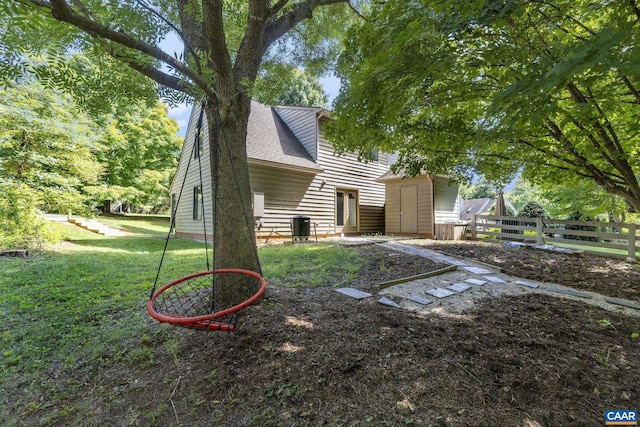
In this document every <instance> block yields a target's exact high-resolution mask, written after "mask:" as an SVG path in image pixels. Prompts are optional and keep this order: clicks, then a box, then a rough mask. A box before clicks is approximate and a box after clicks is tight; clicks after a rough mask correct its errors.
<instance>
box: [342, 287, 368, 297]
mask: <svg viewBox="0 0 640 427" xmlns="http://www.w3.org/2000/svg"><path fill="white" fill-rule="evenodd" d="M336 292H340V293H341V294H344V295H346V296H348V297H351V298H355V299H363V298H367V297H370V296H371V294H368V293H366V292H362V291H359V290H357V289H353V288H337V289H336Z"/></svg>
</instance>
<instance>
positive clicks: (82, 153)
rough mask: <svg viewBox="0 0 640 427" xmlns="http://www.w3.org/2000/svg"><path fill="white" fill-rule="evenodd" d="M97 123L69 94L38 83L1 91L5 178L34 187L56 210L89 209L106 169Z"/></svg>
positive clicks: (0, 154)
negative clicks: (87, 189)
mask: <svg viewBox="0 0 640 427" xmlns="http://www.w3.org/2000/svg"><path fill="white" fill-rule="evenodd" d="M99 134H100V131H99V129H97V127H96V126H95V123H94V122H93V121H92V120H91V119H90V118H89V117H88V116H87V115H86V114H84V113H83V112H82V111H80V109H79V108H77V107H76V105H75V104H74V102H73V100H71V99H70V97H69V96H65V95H63V94H61V93H59V92H54V91H52V90H50V89H46V88H43V87H42V86H40V85H39V84H37V83H35V82H26V83H25V84H22V85H19V86H16V87H13V88H6V89H0V177H1V178H4V179H5V180H10V181H14V182H16V183H20V184H24V185H26V186H28V187H29V188H30V189H31V190H32V191H33V192H35V193H36V194H37V195H38V197H37V200H38V201H39V202H40V203H41V204H42V206H43V207H44V208H45V209H46V210H48V211H53V212H63V213H66V212H67V211H69V210H72V211H75V212H78V211H85V210H86V206H87V201H88V197H89V196H88V195H87V194H86V192H85V191H84V187H85V186H87V185H89V186H90V185H97V184H98V183H99V179H100V175H101V173H102V171H103V168H102V165H101V164H100V162H99V161H98V160H97V158H96V153H97V152H99V151H100V149H101V146H100V144H99V142H98V137H99Z"/></svg>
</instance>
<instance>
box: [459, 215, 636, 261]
mask: <svg viewBox="0 0 640 427" xmlns="http://www.w3.org/2000/svg"><path fill="white" fill-rule="evenodd" d="M638 233H640V225H638V224H634V223H618V222H595V221H593V222H592V221H568V220H560V219H551V218H525V217H508V216H493V215H473V216H472V218H471V221H470V222H469V225H468V228H467V234H468V235H470V236H471V238H472V239H474V240H475V239H477V238H478V237H490V238H499V239H502V240H509V241H516V242H523V243H534V244H538V245H543V244H546V243H559V244H561V245H579V246H583V247H588V248H599V249H615V250H618V251H621V252H620V253H618V254H616V253H611V252H608V253H607V254H606V255H608V256H613V257H622V258H627V257H629V258H634V259H635V258H640V255H639V253H640V235H638ZM586 251H587V252H591V253H599V254H602V252H601V251H600V252H598V251H594V250H588V249H586ZM625 252H626V254H625Z"/></svg>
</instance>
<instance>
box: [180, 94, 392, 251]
mask: <svg viewBox="0 0 640 427" xmlns="http://www.w3.org/2000/svg"><path fill="white" fill-rule="evenodd" d="M296 110H299V111H296ZM282 111H286V112H287V113H290V114H284V113H283V114H280V113H282ZM317 111H319V109H313V108H306V107H305V108H294V107H278V113H279V115H281V117H282V119H283V120H284V121H285V122H286V123H287V126H289V128H290V129H291V130H292V131H293V132H294V134H295V135H296V136H297V137H298V139H302V138H306V141H307V146H309V147H311V146H316V147H317V148H318V149H317V152H316V157H315V160H316V161H317V163H318V165H319V166H320V167H321V168H322V169H323V172H320V173H317V174H314V173H312V172H301V171H299V170H292V169H288V168H287V167H286V165H283V166H282V167H279V166H269V165H263V164H256V163H255V162H253V163H252V159H249V174H250V181H251V190H252V191H253V192H260V193H263V194H264V214H263V216H262V217H260V218H256V220H257V221H258V224H259V228H258V229H257V235H258V237H259V238H264V239H267V238H275V237H290V236H291V229H290V220H291V218H292V217H293V216H298V215H303V216H308V217H310V220H311V235H312V236H313V235H314V232H315V231H317V233H318V235H334V234H336V232H337V230H336V218H335V211H336V189H337V188H339V189H345V190H356V191H357V192H358V199H359V200H358V201H359V218H358V226H359V227H358V231H359V232H361V233H375V232H384V231H385V230H384V226H385V224H384V217H385V215H384V209H385V208H384V205H385V187H384V184H382V183H379V182H376V181H375V180H376V179H377V178H379V177H380V176H382V175H383V174H384V173H386V172H387V170H388V166H387V162H388V159H387V155H386V154H383V153H380V154H379V160H378V161H377V162H370V163H362V162H359V161H358V159H357V155H356V154H353V153H347V154H345V155H343V156H340V157H338V156H336V155H335V154H334V149H333V146H332V145H331V143H330V142H328V141H327V140H325V139H324V136H323V134H322V132H321V129H320V131H319V130H318V129H317V127H318V119H317V114H316V113H317ZM194 113H196V114H194ZM293 113H299V114H293ZM292 117H295V119H296V121H294V122H293V123H291V122H290V120H293V119H292ZM197 121H198V116H197V112H196V111H194V112H192V117H191V119H190V123H189V127H188V130H187V133H186V136H185V144H184V146H183V151H182V154H181V158H180V163H179V165H178V171H177V173H176V176H175V178H174V180H173V182H172V185H171V187H170V191H171V194H175V195H176V200H177V202H178V203H177V204H178V211H177V214H176V223H175V231H176V233H177V234H178V235H181V236H188V237H194V236H201V235H203V224H204V223H205V222H206V226H207V235H209V236H210V235H211V230H212V223H213V221H212V213H211V210H212V203H211V182H210V174H211V170H210V167H209V150H208V146H207V144H203V153H202V156H201V157H200V160H201V164H202V176H203V178H202V179H203V181H204V182H203V184H204V185H203V196H204V201H205V211H204V213H205V221H203V220H194V219H193V210H192V206H193V202H192V197H193V194H192V193H193V187H195V186H197V185H199V184H200V174H199V169H198V158H195V159H194V158H193V144H194V139H195V133H196V125H197ZM321 123H322V120H321ZM320 128H321V126H320ZM202 132H203V134H204V135H206V132H207V128H206V119H205V120H204V121H203V127H202ZM311 135H313V136H314V138H315V136H316V135H319V136H320V139H319V141H318V142H315V140H314V142H313V143H311V142H310V141H311ZM307 149H308V148H307ZM311 155H312V156H313V153H311ZM190 158H191V165H190V166H189V172H188V175H187V180H186V182H185V185H184V191H183V194H182V195H180V189H181V187H182V183H183V179H184V176H185V172H186V171H187V164H188V162H189V159H190ZM178 199H179V200H178Z"/></svg>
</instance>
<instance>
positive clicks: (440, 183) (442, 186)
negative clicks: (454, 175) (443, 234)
mask: <svg viewBox="0 0 640 427" xmlns="http://www.w3.org/2000/svg"><path fill="white" fill-rule="evenodd" d="M433 187H434V205H435V206H434V208H435V219H436V224H444V223H448V222H458V220H459V214H458V184H456V183H454V182H451V181H450V180H449V179H448V178H445V177H442V176H437V177H435V179H434V185H433Z"/></svg>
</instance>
